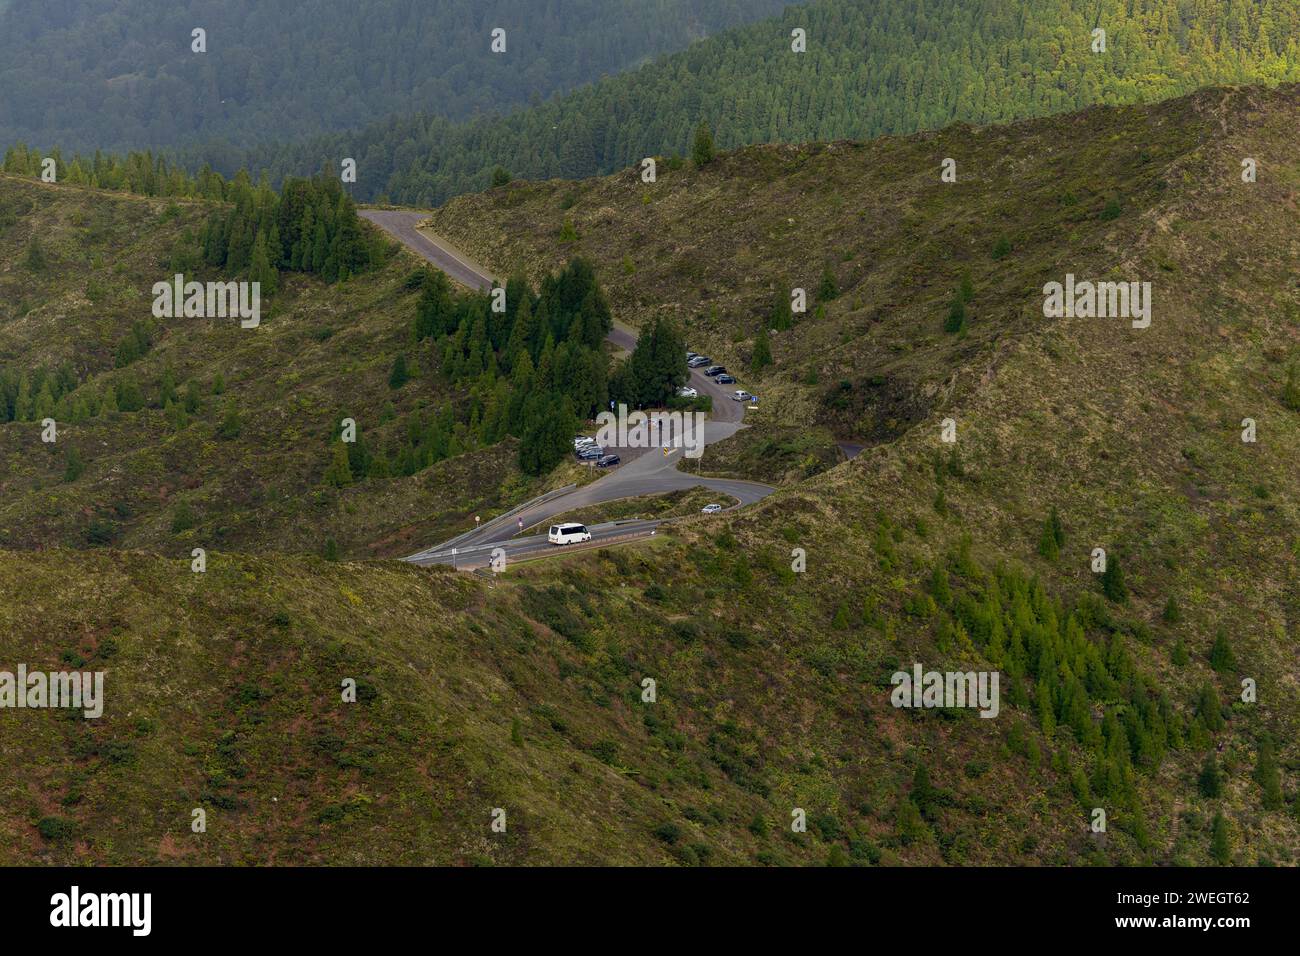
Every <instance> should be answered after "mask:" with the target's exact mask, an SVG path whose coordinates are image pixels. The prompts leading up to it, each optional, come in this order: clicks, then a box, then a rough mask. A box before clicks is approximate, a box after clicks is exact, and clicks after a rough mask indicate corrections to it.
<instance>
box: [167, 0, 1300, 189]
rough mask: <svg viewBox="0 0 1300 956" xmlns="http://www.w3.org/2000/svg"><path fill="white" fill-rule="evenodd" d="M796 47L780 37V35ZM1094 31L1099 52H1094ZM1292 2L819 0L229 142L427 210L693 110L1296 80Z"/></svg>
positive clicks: (843, 130)
mask: <svg viewBox="0 0 1300 956" xmlns="http://www.w3.org/2000/svg"><path fill="white" fill-rule="evenodd" d="M796 29H802V30H805V31H806V40H807V49H806V52H803V53H795V52H793V51H792V43H793V40H792V36H791V35H792V31H794V30H796ZM1094 29H1104V30H1105V43H1106V47H1105V51H1104V52H1100V51H1098V52H1094V50H1093V46H1094V43H1095V40H1094V37H1093V32H1092V31H1093V30H1094ZM1297 37H1300V3H1297V2H1296V0H1228V2H1222V0H1152V2H1145V3H1142V4H1136V5H1135V4H1132V3H1128V2H1126V0H1050V2H1044V0H1016V2H1012V3H1004V2H985V0H905V2H891V3H877V2H871V0H818V2H814V3H810V4H806V5H796V6H791V7H788V8H787V9H786V10H785V11H784V12H783V13H782V14H780V15H779V16H777V17H774V18H772V19H769V20H764V21H762V22H759V23H756V24H752V25H749V26H740V27H736V28H734V29H732V30H729V31H726V32H725V33H721V34H719V35H717V36H714V37H712V38H710V39H707V40H704V41H702V42H699V43H696V44H694V45H692V46H691V47H689V48H688V49H686V50H684V51H682V52H680V53H676V54H673V55H671V56H666V57H663V58H661V59H660V60H658V61H656V62H655V63H653V64H650V65H647V66H645V67H642V68H641V69H638V70H635V71H632V72H628V73H624V74H621V75H618V76H613V77H610V78H607V79H602V80H601V81H600V82H597V83H595V84H593V85H591V86H587V87H583V88H581V89H578V90H575V91H574V92H573V93H571V94H569V95H566V96H562V97H557V98H554V99H552V100H551V101H548V102H547V103H545V104H544V105H536V104H534V105H533V106H532V107H531V108H528V109H523V110H520V111H518V112H515V113H513V114H511V115H509V116H506V117H485V118H479V119H474V120H472V121H469V122H465V123H456V122H452V121H449V120H446V119H443V118H439V117H437V116H435V115H428V111H426V114H425V115H418V116H410V117H404V118H397V117H395V118H391V119H386V120H384V121H382V122H379V123H375V124H372V125H370V126H368V127H367V128H365V129H361V130H354V131H349V132H347V133H340V134H337V135H332V136H325V137H322V138H318V139H314V140H309V141H307V142H304V143H301V144H297V145H294V144H287V143H282V144H279V145H276V146H272V147H266V148H261V149H256V150H253V151H250V152H246V153H242V154H237V155H234V156H232V155H230V154H228V153H224V152H204V151H196V152H192V153H190V154H188V155H187V157H186V158H187V161H188V162H189V164H190V165H191V166H192V167H194V168H198V166H199V165H200V164H201V163H202V162H203V161H204V160H210V161H213V162H214V163H217V164H218V165H219V166H220V168H223V169H226V170H231V169H233V168H234V167H235V166H236V165H239V164H245V165H247V166H248V167H249V168H250V169H261V168H266V169H269V170H270V171H271V172H272V174H273V178H277V179H278V178H279V177H281V176H283V175H290V174H298V175H302V174H307V173H311V172H315V171H316V170H318V169H320V168H321V167H322V166H326V167H328V168H333V167H334V165H335V164H337V162H338V157H339V156H345V155H346V156H355V157H356V158H357V159H358V162H359V164H360V168H361V169H363V170H364V171H365V175H364V177H363V178H362V179H361V180H360V181H359V182H358V188H359V189H360V192H359V194H358V195H359V196H361V197H363V198H367V199H372V200H374V199H377V198H384V197H386V198H388V199H390V200H392V201H394V202H400V203H406V204H409V205H419V206H429V205H436V204H439V203H442V202H444V201H445V200H447V199H448V198H450V197H451V196H455V195H457V194H460V193H464V192H469V191H475V190H480V189H484V188H486V187H487V186H488V185H489V184H490V183H491V181H492V175H493V172H494V170H495V169H496V168H497V167H498V166H499V167H502V168H504V169H505V170H507V171H509V172H510V173H512V174H514V175H515V176H517V177H521V178H525V179H546V178H551V177H564V178H566V179H578V178H582V177H584V176H591V175H596V174H600V173H608V172H611V171H613V170H615V169H619V168H622V167H626V166H630V165H632V164H633V163H637V162H640V160H641V159H642V158H643V157H645V156H653V155H667V154H674V153H675V154H679V155H682V154H686V153H687V152H688V151H689V149H690V146H691V140H692V136H693V134H694V131H695V129H696V127H697V125H698V124H699V123H700V122H701V121H704V122H707V123H708V124H709V126H710V127H711V128H712V129H713V131H714V136H715V138H716V140H717V142H718V143H719V144H720V145H721V146H722V147H724V148H730V147H735V146H740V145H744V144H748V143H766V142H804V141H808V140H833V139H841V138H850V139H866V138H870V137H874V136H878V135H880V134H903V133H911V132H913V131H915V130H919V129H937V128H940V127H943V126H947V125H948V124H950V123H953V122H957V121H961V122H970V123H980V124H984V123H991V122H1004V121H1008V120H1014V119H1020V118H1025V117H1032V116H1042V115H1048V114H1053V113H1061V112H1066V111H1069V110H1075V109H1081V108H1083V107H1086V106H1090V105H1093V104H1099V103H1105V104H1123V103H1143V102H1153V101H1156V100H1159V99H1162V98H1165V97H1170V96H1176V95H1179V94H1181V93H1187V92H1190V91H1192V90H1194V89H1197V88H1199V87H1202V86H1206V85H1211V84H1231V83H1252V82H1267V83H1277V82H1280V81H1285V80H1297V79H1300V48H1298V47H1297Z"/></svg>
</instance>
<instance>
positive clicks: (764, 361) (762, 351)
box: [750, 327, 772, 374]
mask: <svg viewBox="0 0 1300 956" xmlns="http://www.w3.org/2000/svg"><path fill="white" fill-rule="evenodd" d="M771 364H772V345H771V343H770V342H769V341H768V338H767V329H765V328H761V327H760V328H759V330H758V334H757V335H756V336H755V337H754V357H753V359H752V361H751V362H750V368H751V369H752V370H753V371H754V373H755V374H758V373H759V372H761V371H762V370H763V369H765V368H767V367H768V366H769V365H771Z"/></svg>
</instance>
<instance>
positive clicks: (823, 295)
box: [817, 265, 840, 302]
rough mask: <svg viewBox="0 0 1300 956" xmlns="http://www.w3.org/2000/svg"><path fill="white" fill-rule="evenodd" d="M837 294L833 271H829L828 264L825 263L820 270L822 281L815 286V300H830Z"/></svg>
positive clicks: (837, 289) (838, 292) (838, 290)
mask: <svg viewBox="0 0 1300 956" xmlns="http://www.w3.org/2000/svg"><path fill="white" fill-rule="evenodd" d="M839 294H840V289H839V286H838V285H836V284H835V273H833V272H832V271H831V267H830V265H827V266H826V267H825V268H824V269H823V270H822V282H821V285H820V286H818V288H817V301H819V302H830V301H831V300H832V299H834V298H836V297H837V296H839Z"/></svg>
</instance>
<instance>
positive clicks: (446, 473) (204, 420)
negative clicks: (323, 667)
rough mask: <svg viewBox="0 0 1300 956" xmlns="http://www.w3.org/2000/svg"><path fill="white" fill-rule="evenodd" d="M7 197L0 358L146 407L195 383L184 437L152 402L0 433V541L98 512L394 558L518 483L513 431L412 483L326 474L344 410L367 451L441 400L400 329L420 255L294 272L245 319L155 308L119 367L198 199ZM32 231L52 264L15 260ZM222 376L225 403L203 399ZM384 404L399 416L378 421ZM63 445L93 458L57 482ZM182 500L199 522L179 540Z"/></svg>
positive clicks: (129, 527)
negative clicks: (316, 273)
mask: <svg viewBox="0 0 1300 956" xmlns="http://www.w3.org/2000/svg"><path fill="white" fill-rule="evenodd" d="M0 203H2V204H3V206H4V208H5V209H6V210H8V211H9V213H10V215H9V219H10V220H11V221H10V222H9V224H8V225H7V227H6V228H4V229H2V230H0V263H2V264H0V302H2V303H3V305H0V361H3V362H4V363H5V364H7V365H9V366H10V367H12V368H26V369H32V368H35V367H36V366H38V365H41V364H45V365H47V366H50V367H53V366H55V365H57V364H59V363H60V362H62V361H64V360H70V361H71V362H72V363H73V365H74V366H75V367H76V369H77V371H78V373H79V375H81V376H82V378H83V379H84V380H85V384H84V385H83V387H85V388H88V389H90V388H93V389H95V390H97V391H102V390H103V388H104V387H105V385H106V383H108V382H116V381H120V379H121V377H122V376H123V375H127V374H129V375H131V376H133V377H134V378H135V380H136V381H137V382H138V383H139V384H140V385H141V386H142V389H143V392H144V394H145V397H146V398H147V399H149V400H151V401H152V400H153V399H155V398H156V396H157V394H158V387H159V383H160V382H161V379H162V375H163V370H164V369H165V368H166V367H168V366H170V367H171V368H172V369H173V370H174V373H175V376H176V380H177V382H178V383H179V388H180V391H181V392H182V393H183V392H184V391H185V388H186V386H187V384H188V383H189V382H190V381H193V382H196V383H197V384H198V386H199V388H200V391H201V393H202V395H203V401H202V407H201V409H200V411H199V412H198V413H197V414H196V415H194V416H193V417H192V420H191V421H190V423H189V424H188V425H187V426H186V427H184V428H181V429H180V430H176V429H175V428H173V427H172V425H171V424H170V423H169V422H168V421H167V419H166V416H165V415H164V413H163V411H162V409H160V408H156V407H155V408H147V409H145V410H143V411H140V412H134V413H118V414H116V415H113V416H107V417H101V418H96V419H92V420H90V421H87V422H84V423H81V424H68V423H66V422H63V423H61V428H60V437H59V441H58V442H57V443H55V444H53V445H50V444H43V443H42V442H41V440H40V431H41V430H40V426H39V423H36V422H27V423H10V424H8V425H4V426H0V431H3V432H4V435H5V440H4V442H3V443H2V444H0V544H3V545H4V546H7V547H19V548H30V547H48V546H51V545H61V546H64V547H82V546H85V545H86V544H87V540H88V539H87V536H86V534H87V528H88V527H89V526H90V524H91V522H92V521H96V520H98V521H99V522H101V523H103V524H107V525H108V526H109V527H111V528H112V529H113V532H114V536H113V539H112V543H114V544H115V545H118V546H122V547H133V548H147V549H149V550H154V551H159V552H165V553H172V554H176V553H181V554H183V553H188V551H189V549H190V548H191V547H194V546H198V545H205V546H208V547H216V548H235V549H240V550H246V551H247V550H263V549H270V550H287V551H316V550H319V549H320V547H321V546H322V544H323V542H324V540H325V538H326V536H333V537H335V538H336V539H337V540H338V542H339V545H340V547H341V549H342V550H343V552H344V553H345V554H349V553H351V554H356V555H364V556H371V555H382V556H389V555H400V554H408V553H410V552H411V551H413V550H416V549H417V548H418V547H425V546H427V545H428V544H430V543H432V542H434V541H436V540H440V539H441V538H442V537H445V536H446V534H448V533H452V532H453V531H455V530H459V529H461V528H462V527H463V526H464V522H465V521H467V520H469V516H471V515H473V514H474V513H476V512H482V513H484V514H490V513H492V512H493V511H494V510H497V509H499V508H501V507H503V506H505V505H506V502H507V501H510V502H513V501H514V500H517V499H518V498H519V497H520V496H521V495H526V494H527V493H528V491H529V490H530V489H529V488H528V487H527V483H526V482H524V481H523V480H522V477H521V476H520V474H519V472H518V469H517V467H516V465H515V452H514V446H513V444H511V443H507V444H505V445H502V446H499V447H497V448H493V449H485V450H480V451H477V452H474V453H471V454H468V455H464V456H460V457H458V458H455V459H449V460H447V461H444V462H441V463H439V464H437V465H435V466H434V467H433V468H432V469H430V470H428V471H426V472H422V473H419V474H416V475H414V476H411V477H409V478H394V479H391V480H368V481H366V482H364V483H361V484H357V485H354V486H351V487H348V488H345V489H343V490H341V491H336V490H333V489H330V488H327V487H325V486H324V485H323V484H322V481H321V477H322V475H323V473H324V471H325V469H326V467H327V466H328V463H329V452H330V446H329V444H328V439H329V437H330V434H331V428H332V427H333V425H334V423H335V422H337V421H338V420H339V419H341V418H342V417H344V416H345V415H350V416H352V417H353V418H355V419H356V421H357V423H358V428H359V430H360V432H361V435H362V437H363V438H364V440H366V441H367V443H368V444H369V445H370V446H371V447H372V448H374V447H375V446H376V445H385V444H387V443H390V442H394V441H397V440H399V439H400V437H401V435H402V434H403V429H404V427H405V417H406V415H408V414H409V413H411V412H412V411H413V410H415V409H417V408H426V409H429V410H434V409H436V408H437V407H438V406H439V405H441V404H443V403H444V402H446V401H447V400H448V399H449V397H450V396H449V394H448V391H447V389H446V387H445V386H443V385H441V384H440V383H439V381H438V379H437V377H436V375H435V374H434V373H433V370H432V363H431V362H430V361H429V359H428V357H427V356H426V355H425V354H423V353H420V352H418V351H417V350H416V349H415V348H414V347H413V346H412V345H411V344H410V341H409V330H410V323H411V318H412V316H413V314H414V309H415V294H414V293H412V292H410V291H409V290H407V288H406V287H405V285H404V284H403V283H404V280H405V278H406V277H407V275H408V274H409V273H410V271H411V270H412V269H413V268H414V267H415V260H414V258H413V257H410V256H407V255H406V254H405V253H402V254H400V255H396V256H394V257H393V259H392V260H391V262H390V263H389V265H388V266H387V267H386V268H384V269H383V270H382V271H381V272H380V273H379V274H377V275H370V276H364V277H361V278H358V279H356V280H354V281H352V282H349V283H345V284H343V285H339V286H327V285H325V284H324V283H321V282H319V281H317V280H315V279H311V278H307V277H304V276H301V275H294V276H292V277H290V274H287V273H286V280H287V281H286V283H285V287H284V288H283V289H282V290H281V292H280V293H279V294H278V295H277V296H276V298H275V300H274V303H273V305H271V306H270V308H269V310H268V305H267V303H265V302H264V303H263V315H262V324H261V326H260V327H259V328H257V329H241V328H240V327H239V325H238V322H236V321H234V320H220V319H211V320H208V319H163V320H161V321H160V323H159V325H160V330H159V334H158V335H157V342H156V344H155V345H154V347H153V349H152V350H151V351H150V352H149V353H148V354H147V355H146V356H145V357H144V358H143V359H141V360H139V361H137V362H135V363H133V364H132V365H130V366H129V367H128V368H126V369H123V370H114V369H113V353H114V349H115V348H116V345H117V343H118V342H119V341H120V340H121V339H122V337H123V336H124V335H125V334H126V332H127V330H128V329H129V328H130V325H131V323H132V322H133V321H136V320H139V319H142V318H147V317H148V316H149V313H150V308H151V304H152V300H153V297H152V295H151V293H150V289H151V287H152V285H153V283H154V282H157V281H160V280H163V279H165V278H166V277H167V276H169V275H171V271H170V270H169V268H168V259H169V257H170V255H171V252H172V249H173V248H174V247H175V246H177V244H178V243H181V241H182V240H181V237H182V235H183V234H184V233H185V232H186V231H187V230H188V231H190V232H191V233H196V232H197V230H198V229H199V228H200V227H201V224H202V222H203V221H204V220H205V218H206V216H207V213H208V210H209V208H210V207H209V206H208V205H207V204H204V203H199V202H182V203H179V204H175V205H172V204H170V203H169V202H168V201H167V200H159V199H144V198H138V197H130V196H121V195H115V194H110V193H104V192H99V191H94V190H84V189H78V188H75V187H66V186H58V187H55V186H45V185H42V184H39V183H34V182H31V181H28V180H22V179H16V178H13V177H7V176H0ZM33 236H37V237H39V240H40V242H41V244H42V247H43V248H44V250H45V252H46V256H47V259H48V265H47V267H46V268H45V270H44V271H42V272H32V271H31V270H29V269H28V268H27V267H26V265H25V258H26V257H25V252H26V249H27V247H28V243H29V242H30V240H31V238H32V237H33ZM201 275H202V277H203V278H205V279H206V278H219V276H216V275H215V274H201ZM399 351H405V352H406V353H407V355H408V357H409V358H412V359H414V360H415V362H416V365H417V368H418V371H417V373H416V377H415V378H414V380H413V381H411V382H409V383H408V384H407V385H406V386H404V387H403V388H402V389H401V390H400V391H398V392H394V391H393V390H391V389H390V388H389V387H388V373H389V370H390V368H391V365H392V362H393V360H394V358H395V356H396V355H397V354H398V352H399ZM218 374H220V375H221V377H222V378H223V379H224V383H225V391H224V393H223V394H221V395H216V394H213V383H214V381H215V379H216V376H217V375H218ZM390 401H391V402H392V404H393V410H394V412H395V413H396V417H395V418H394V419H393V420H391V421H389V422H383V421H382V412H383V410H384V407H385V405H386V404H387V403H388V402H390ZM231 406H233V407H234V408H235V409H236V410H237V412H238V414H239V416H240V419H241V421H242V431H241V433H240V435H239V436H238V437H237V438H232V439H224V438H222V437H221V436H220V435H219V434H218V433H217V431H218V426H219V424H220V423H221V422H222V419H223V417H224V415H225V412H226V409H227V408H229V407H231ZM70 447H75V448H76V449H77V450H78V451H79V452H80V454H81V456H82V458H83V459H84V461H85V464H86V470H85V473H84V474H83V475H82V476H81V478H80V479H78V480H76V481H74V482H70V483H65V482H64V481H63V477H64V461H65V455H66V454H67V450H68V449H69V448H70ZM181 504H185V505H187V506H188V507H189V508H190V509H191V511H192V512H193V513H194V515H195V516H196V519H197V525H196V526H195V527H194V528H193V529H190V530H186V531H181V532H178V533H175V534H174V533H173V532H172V519H173V516H174V514H175V512H176V509H177V507H178V506H179V505H181Z"/></svg>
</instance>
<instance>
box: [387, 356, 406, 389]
mask: <svg viewBox="0 0 1300 956" xmlns="http://www.w3.org/2000/svg"><path fill="white" fill-rule="evenodd" d="M410 379H411V375H410V373H409V372H408V371H407V368H406V354H405V353H401V352H399V353H398V355H397V358H396V359H394V360H393V369H392V371H391V372H389V373H388V387H389V388H393V389H397V388H401V387H402V386H403V385H405V384H406V383H407V382H408V381H410Z"/></svg>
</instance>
